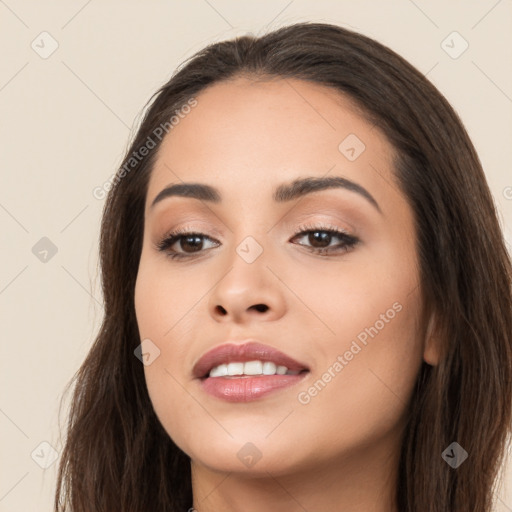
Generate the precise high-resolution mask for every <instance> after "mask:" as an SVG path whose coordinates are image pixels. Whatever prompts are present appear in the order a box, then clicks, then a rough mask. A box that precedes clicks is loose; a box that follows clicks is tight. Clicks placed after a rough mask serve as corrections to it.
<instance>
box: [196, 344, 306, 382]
mask: <svg viewBox="0 0 512 512" xmlns="http://www.w3.org/2000/svg"><path fill="white" fill-rule="evenodd" d="M254 360H259V361H272V362H273V363H275V364H276V365H280V366H286V367H287V368H288V370H292V371H301V370H309V368H308V366H307V365H305V364H304V363H300V362H299V361H296V360H295V359H293V358H291V357H290V356H288V355H286V354H283V352H280V351H279V350H277V349H275V348H273V347H270V346H269V345H264V344H263V343H259V342H258V341H255V340H250V341H246V342H245V343H243V344H240V343H233V342H227V343H223V344H222V345H218V346H216V347H214V348H212V349H211V350H209V351H208V352H206V353H205V354H203V355H202V356H201V358H200V359H199V360H198V361H197V362H196V364H195V365H194V367H193V369H192V373H193V374H194V376H195V377H196V378H203V377H207V376H208V374H209V373H210V370H211V369H212V368H215V367H216V366H219V365H220V364H227V363H231V362H241V363H243V362H246V361H254Z"/></svg>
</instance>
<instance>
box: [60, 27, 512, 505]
mask: <svg viewBox="0 0 512 512" xmlns="http://www.w3.org/2000/svg"><path fill="white" fill-rule="evenodd" d="M241 75H244V76H248V77H251V78H254V79H263V80H265V79H276V78H277V79H279V78H294V79H302V80H307V81H310V82H314V83H318V84H323V85H327V86H330V87H332V88H334V89H336V90H338V91H339V92H340V93H343V94H345V95H346V96H348V97H349V98H350V99H352V100H353V102H354V103H355V104H356V105H357V106H359V108H360V109H361V113H362V115H364V116H365V118H366V119H367V120H369V121H370V122H371V123H373V124H374V125H375V126H377V127H378V128H379V129H380V130H382V131H383V133H384V134H385V135H386V136H387V138H388V140H389V142H390V144H391V145H392V146H393V148H394V150H395V154H396V158H395V161H394V165H395V179H396V182H397V184H398V186H399V187H400V189H401V190H402V192H403V193H404V195H405V197H406V198H407V200H408V202H409V204H410V206H411V208H412V210H413V213H414V218H415V224H416V248H417V252H418V255H419V260H420V264H421V268H420V277H421V292H422V295H423V298H424V304H425V308H426V311H431V312H434V313H435V318H436V320H437V322H436V329H437V330H436V332H438V336H439V339H440V340H442V354H443V355H442V358H441V361H440V363H439V364H438V365H435V366H430V365H428V364H427V363H423V366H422V368H421V370H420V372H419V375H418V379H417V385H416V388H415V392H414V396H413V398H412V400H411V403H410V405H409V409H408V410H409V420H408V424H407V428H406V431H405V435H404V439H403V445H402V451H401V458H400V467H399V478H398V481H397V482H396V499H397V503H398V506H399V509H400V510H401V511H408V512H469V511H474V512H489V511H490V510H491V503H492V498H493V493H494V491H495V485H496V482H497V481H498V480H497V477H498V476H499V470H500V467H501V465H502V464H503V459H504V454H505V449H506V446H507V441H508V439H509V438H508V435H509V434H510V431H511V419H512V418H511V415H512V286H511V282H512V266H511V261H510V256H509V254H508V253H507V250H506V247H505V243H504V240H503V235H502V233H501V230H500V226H499V223H498V220H497V215H496V212H495V207H494V203H493V198H492V196H491V193H490V191H489V188H488V185H487V182H486V179H485V176H484V173H483V170H482V166H481V164H480V161H479V159H478V156H477V154H476V151H475V149H474V147H473V145H472V143H471V141H470V139H469V137H468V134H467V133H466V131H465V129H464V127H463V125H462V123H461V121H460V119H459V118H458V116H457V114H456V113H455V112H454V110H453V109H452V107H451V106H450V105H449V104H448V102H447V101H446V99H445V98H444V97H443V96H442V95H441V94H440V93H439V91H438V90H437V89H436V88H435V87H434V86H433V85H432V84H431V83H430V82H429V81H428V80H427V79H426V78H425V77H424V76H423V75H422V74H421V73H420V72H419V71H418V70H416V69H415V68H414V67H413V66H411V65H410V64H409V63H408V62H407V61H405V60H404V59H403V58H401V57H400V56H399V55H397V54H396V53H394V52H393V51H392V50H390V49H389V48H387V47H385V46H383V45H382V44H379V43H378V42H376V41H374V40H372V39H370V38H368V37H365V36H363V35H360V34H358V33H355V32H353V31H350V30H347V29H344V28H341V27H339V26H335V25H330V24H324V23H297V24H294V25H289V26H286V27H283V28H280V29H278V30H275V31H273V32H271V33H268V34H266V35H263V36H261V37H253V36H244V37H237V38H235V39H233V40H230V41H223V42H219V43H215V44H211V45H209V46H207V47H206V48H204V49H203V50H201V51H200V52H199V53H197V54H196V55H194V56H193V57H191V58H190V59H188V61H186V62H185V63H184V64H183V65H182V66H181V67H180V68H179V69H178V70H177V71H176V72H175V74H174V75H173V76H172V77H171V79H170V80H169V81H168V82H167V83H166V84H165V85H164V86H163V87H162V88H161V89H160V90H159V91H158V92H157V93H156V94H155V95H154V96H153V97H152V99H151V100H150V102H149V104H148V108H147V110H146V113H145V115H144V117H143V119H142V122H141V125H140V128H139V129H138V131H137V133H136V135H135V137H134V140H133V141H132V143H131V147H130V148H129V150H128V151H127V153H126V156H125V159H124V161H123V163H122V166H121V168H120V169H119V171H118V173H117V175H116V179H115V180H114V184H113V187H112V188H111V189H110V191H109V193H108V196H107V197H106V202H105V206H104V213H103V218H102V224H101V240H100V264H101V270H102V287H103V295H104V308H105V313H104V318H103V323H102V325H101V328H100V331H99V333H98V335H97V337H96V340H95V341H94V344H93V346H92V347H91V350H90V352H89V354H88V356H87V358H86V360H85V361H84V363H83V364H82V366H81V367H80V369H79V370H78V372H77V373H76V375H75V376H74V378H73V379H72V381H71V382H70V383H69V384H68V388H69V386H70V385H71V384H72V383H73V382H75V388H74V394H73V399H72V402H71V406H70V413H69V420H68V425H67V439H66V443H65V446H64V450H63V453H62V456H61V461H60V466H59V473H58V482H57V490H56V495H55V511H56V512H58V511H65V510H66V511H73V512H93V511H94V512H100V511H102V512H113V511H115V510H119V511H121V510H122V511H123V512H146V511H148V510H153V511H159V512H171V511H180V512H183V511H186V510H187V509H188V508H189V507H191V506H192V490H191V480H190V459H189V457H188V456H187V455H186V454H184V453H183V452H182V451H181V450H180V449H179V448H178V447H177V446H176V445H175V444H174V443H173V441H172V440H171V439H170V437H169V435H168V434H167V433H166V432H165V430H164V429H163V427H162V425H161V424H160V422H159V420H158V418H157V417H156V415H155V412H154V410H153V408H152V405H151V402H150V400H149V396H148V392H147V388H146V384H145V380H144V372H143V365H142V364H141V362H140V361H139V360H138V359H137V357H135V356H134V350H135V349H136V347H137V346H138V345H139V344H140V339H139V333H138V329H137V323H136V318H135V309H134V288H135V281H136V277H137V269H138V263H139V258H140V254H141V248H142V235H143V222H144V205H145V199H146V192H147V184H148V179H149V176H150V173H151V169H152V167H153V164H154V161H155V157H156V154H157V152H158V148H159V147H160V140H161V139H159V138H158V137H155V130H157V129H158V127H161V126H166V127H167V128H169V120H170V119H171V118H172V117H173V115H176V112H178V111H179V109H180V107H182V106H183V105H186V104H187V101H190V99H191V98H194V97H195V96H196V95H198V94H199V93H200V92H201V91H202V90H203V89H204V88H205V87H207V86H209V85H211V84H214V83H216V82H220V81H223V80H230V79H233V78H236V77H239V76H241ZM198 101H200V98H199V99H198ZM166 123H167V125H166ZM166 131H167V129H166ZM156 133H159V132H158V131H157V132H156ZM148 137H149V138H151V139H152V140H153V141H154V142H156V144H155V146H156V147H154V148H153V149H151V150H150V151H149V152H147V154H146V155H145V156H143V157H140V154H141V152H140V148H141V147H143V146H145V145H147V144H148ZM135 154H137V155H139V156H138V157H137V158H134V155H135ZM130 159H132V160H130ZM68 388H66V389H68ZM61 405H62V403H61ZM176 414H179V412H178V411H176ZM452 442H457V443H458V444H459V445H461V446H462V447H463V448H464V450H465V451H466V452H467V453H468V459H467V460H466V461H465V462H464V463H462V464H461V465H460V466H459V467H458V468H456V469H454V468H452V467H451V466H450V465H449V464H447V463H446V462H445V460H443V457H442V453H443V452H444V450H445V449H446V448H447V447H448V446H449V445H450V444H451V443H452Z"/></svg>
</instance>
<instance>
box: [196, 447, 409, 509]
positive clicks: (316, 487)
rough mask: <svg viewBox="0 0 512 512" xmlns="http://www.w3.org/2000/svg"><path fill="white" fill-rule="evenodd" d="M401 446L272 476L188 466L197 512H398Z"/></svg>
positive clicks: (197, 465)
mask: <svg viewBox="0 0 512 512" xmlns="http://www.w3.org/2000/svg"><path fill="white" fill-rule="evenodd" d="M399 447H400V445H399V443H398V444H396V443H393V445H392V446H390V444H389V440H388V443H386V442H382V443H380V444H379V445H378V446H372V448H371V449H360V450H358V451H357V453H354V454H352V455H350V456H347V457H344V458H343V460H340V459H339V458H338V459H336V460H334V459H332V460H329V461H316V463H315V464H311V465H310V466H309V467H307V468H306V467H305V468H302V469H301V470H300V471H294V472H286V474H275V473H272V470H271V469H269V470H268V471H260V472H259V473H258V474H254V473H251V474H248V473H236V472H219V471H214V470H212V469H210V468H207V467H206V466H204V465H200V464H198V463H196V462H194V461H192V465H191V469H192V493H193V498H194V509H195V510H196V511H197V512H217V511H219V510H222V511H223V512H240V511H241V510H243V511H244V512H263V511H265V512H282V511H283V510H286V511H287V512H304V511H307V512H326V511H343V512H397V510H398V509H397V505H396V498H395V495H396V488H397V472H398V457H399Z"/></svg>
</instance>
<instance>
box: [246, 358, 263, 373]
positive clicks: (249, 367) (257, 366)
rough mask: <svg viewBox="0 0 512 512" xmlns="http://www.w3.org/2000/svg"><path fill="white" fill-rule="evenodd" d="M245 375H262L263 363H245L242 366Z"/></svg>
mask: <svg viewBox="0 0 512 512" xmlns="http://www.w3.org/2000/svg"><path fill="white" fill-rule="evenodd" d="M244 373H245V375H261V374H262V373H263V363H262V362H261V361H247V362H246V363H245V364H244Z"/></svg>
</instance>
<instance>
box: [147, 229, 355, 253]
mask: <svg viewBox="0 0 512 512" xmlns="http://www.w3.org/2000/svg"><path fill="white" fill-rule="evenodd" d="M315 232H321V233H328V234H329V235H334V236H336V237H338V238H340V240H342V242H341V244H340V245H339V246H338V247H337V248H335V250H333V248H332V247H330V248H329V247H322V248H315V247H313V248H312V249H311V252H312V253H314V254H319V255H325V254H329V253H331V252H335V253H337V254H339V253H342V254H343V253H346V252H348V251H350V250H351V249H353V248H354V247H355V245H356V244H357V243H358V242H359V239H358V238H357V237H355V236H353V235H349V234H348V233H346V232H345V231H343V230H340V229H338V228H333V227H328V226H321V225H304V226H301V227H300V228H299V231H297V232H296V233H295V234H294V235H293V237H292V240H293V239H294V238H297V237H298V236H299V235H307V234H308V233H315ZM185 236H199V237H201V238H209V239H210V240H213V239H212V238H210V237H208V236H206V235H205V234H204V233H198V232H196V231H189V230H187V229H177V230H175V231H172V232H171V233H168V234H167V235H166V236H165V237H164V238H163V239H162V240H161V241H160V242H158V243H157V244H156V247H157V249H158V250H159V251H162V252H166V253H167V256H169V258H171V259H173V260H174V259H176V260H180V259H187V258H193V257H194V256H196V255H198V254H200V253H201V252H203V250H200V251H197V252H196V253H180V252H176V251H174V250H169V248H170V247H172V246H173V245H174V244H175V243H176V242H178V241H180V240H181V239H182V238H184V237H185ZM299 245H300V244H299Z"/></svg>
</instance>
